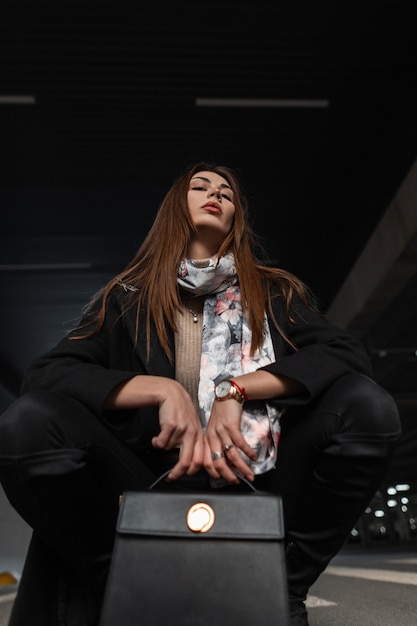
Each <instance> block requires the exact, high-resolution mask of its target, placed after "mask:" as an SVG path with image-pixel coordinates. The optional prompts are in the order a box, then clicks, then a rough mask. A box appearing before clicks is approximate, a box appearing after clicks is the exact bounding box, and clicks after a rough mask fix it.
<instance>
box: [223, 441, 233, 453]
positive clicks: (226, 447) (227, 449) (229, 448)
mask: <svg viewBox="0 0 417 626" xmlns="http://www.w3.org/2000/svg"><path fill="white" fill-rule="evenodd" d="M234 447H235V444H234V443H227V444H226V445H225V446H224V448H223V450H224V451H225V452H229V450H231V449H232V448H234Z"/></svg>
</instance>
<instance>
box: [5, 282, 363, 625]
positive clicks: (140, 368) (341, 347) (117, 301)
mask: <svg viewBox="0 0 417 626" xmlns="http://www.w3.org/2000/svg"><path fill="white" fill-rule="evenodd" d="M124 298H125V292H124V291H123V289H122V288H120V290H118V289H116V290H114V293H113V294H112V296H111V297H110V301H109V307H108V311H107V315H106V318H105V323H104V326H103V328H102V329H101V331H100V332H98V333H97V334H95V335H93V336H91V337H89V338H87V339H82V340H71V339H70V336H71V333H70V335H69V336H68V337H65V338H63V339H62V340H61V341H60V342H59V343H58V345H57V346H56V347H55V348H53V349H52V350H50V351H49V352H47V353H46V354H44V355H42V356H40V357H39V358H38V359H36V360H35V362H34V363H33V364H32V365H31V366H30V367H29V368H28V369H27V371H26V373H25V376H24V381H23V385H22V393H25V392H26V391H28V390H32V389H37V388H43V389H50V390H53V391H57V392H61V393H64V394H68V395H70V396H72V397H74V398H76V399H77V400H79V401H80V402H81V403H83V404H85V405H86V406H87V407H88V408H89V409H90V410H92V411H93V412H94V413H95V414H96V415H97V417H99V418H100V419H102V420H104V421H105V422H106V423H107V425H109V426H110V427H111V426H112V424H117V436H118V437H119V438H121V439H123V440H124V441H126V443H128V444H129V445H130V446H132V447H134V448H137V449H138V450H140V448H142V446H146V445H149V441H150V438H151V437H152V436H153V435H154V434H156V433H157V432H158V431H159V422H158V409H157V407H153V406H152V407H146V408H141V409H140V410H129V411H105V410H104V409H103V403H104V400H105V398H106V397H107V395H108V394H109V393H110V391H111V390H112V389H113V388H114V387H115V386H117V385H118V384H120V383H121V382H122V381H124V380H128V379H129V378H131V377H133V376H135V375H136V374H149V375H159V376H166V377H170V378H174V373H175V366H174V364H173V363H170V362H169V360H168V358H167V356H166V355H165V353H164V352H163V350H162V348H161V346H160V344H159V342H158V340H157V338H156V333H155V329H154V328H152V346H151V355H150V359H149V361H148V360H147V354H146V345H145V342H143V341H139V342H138V345H137V346H135V342H134V335H135V324H136V317H135V313H134V311H133V310H131V311H130V312H129V313H127V315H126V316H125V317H124V318H122V317H121V311H122V305H123V299H124ZM273 304H274V313H275V315H276V318H277V320H278V321H279V323H280V325H281V327H282V329H283V331H284V332H285V333H286V334H287V335H288V337H289V338H290V339H291V341H292V342H293V343H294V344H295V345H296V346H297V350H294V349H293V348H292V347H290V346H289V345H288V343H287V342H285V341H284V340H283V338H282V337H281V335H280V334H279V333H278V331H277V330H276V329H275V327H274V325H273V324H272V323H270V329H271V335H272V341H273V345H274V350H275V356H276V361H275V362H274V363H272V364H270V365H268V366H266V367H264V368H262V369H265V370H268V371H270V372H273V373H275V374H280V375H285V376H289V377H291V378H294V379H296V380H298V381H300V382H301V383H302V384H303V385H304V387H305V389H306V391H305V393H304V394H303V395H302V396H298V397H297V398H293V399H287V401H286V403H287V404H288V403H289V404H291V403H296V404H297V403H298V404H305V405H308V404H309V403H310V402H311V401H313V400H314V399H316V398H317V397H319V396H320V395H321V394H322V392H323V391H324V390H325V389H326V388H327V387H328V386H329V385H331V384H332V383H333V382H334V381H335V380H337V379H338V378H339V377H341V376H343V375H345V374H347V373H352V372H357V373H362V374H366V375H369V374H370V363H369V359H368V356H367V354H366V351H365V350H364V348H363V346H362V344H361V343H360V342H359V341H358V340H357V339H356V338H355V337H353V336H351V335H350V334H349V333H347V332H345V331H343V330H341V329H339V328H337V327H335V326H334V325H332V324H331V323H329V321H327V320H326V319H325V317H323V316H322V315H320V314H319V313H317V312H314V311H312V310H311V309H309V308H308V307H306V306H305V305H304V304H303V303H302V301H301V300H300V299H299V298H298V297H296V298H295V299H294V304H293V306H292V310H291V315H292V316H293V318H294V319H295V321H296V323H294V324H293V323H290V322H289V321H288V320H287V317H286V315H285V312H284V307H283V301H282V298H281V297H280V296H277V297H275V298H274V299H273ZM143 318H144V316H142V320H141V324H140V328H139V336H142V337H144V336H145V335H146V333H145V327H144V326H145V322H144V319H143ZM170 342H171V347H172V350H173V352H174V348H175V346H174V335H173V333H170ZM174 354H175V352H174ZM280 403H282V398H280ZM58 567H59V563H58V561H57V559H56V557H55V556H54V555H53V554H52V553H51V551H50V549H49V548H48V547H47V546H46V545H45V544H43V542H42V540H41V539H39V537H37V535H36V533H34V534H33V537H32V541H31V544H30V547H29V552H28V555H27V558H26V562H25V567H24V571H23V575H22V579H21V582H20V585H19V594H18V597H17V600H16V602H15V607H14V612H13V617H12V621H11V622H10V626H27V624H29V623H30V624H31V626H58V623H57V621H56V615H57V610H58V609H57V606H58V602H59V600H58V598H59V593H58V588H57V581H58V576H57V572H58ZM75 623H76V624H77V626H78V624H83V622H81V621H80V622H78V621H76V622H74V624H75Z"/></svg>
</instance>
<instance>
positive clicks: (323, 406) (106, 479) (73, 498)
mask: <svg viewBox="0 0 417 626" xmlns="http://www.w3.org/2000/svg"><path fill="white" fill-rule="evenodd" d="M399 435H400V420H399V416H398V410H397V407H396V405H395V402H394V400H393V398H392V397H391V396H390V395H389V394H388V393H387V392H386V391H385V390H383V389H382V388H381V387H380V386H378V385H377V384H376V383H375V382H374V381H372V380H370V379H369V378H367V377H366V376H362V375H355V374H349V375H346V376H344V377H343V378H341V379H340V380H339V381H337V382H336V383H334V384H333V385H332V386H331V387H330V388H329V389H328V390H327V391H326V392H325V393H324V394H323V395H322V397H321V398H320V399H319V400H318V401H316V402H315V403H314V404H312V405H309V406H308V407H301V406H300V407H289V408H288V410H287V412H286V414H285V416H284V417H283V420H282V431H281V439H280V443H279V448H278V460H277V464H276V468H275V469H273V470H271V471H270V472H268V473H267V474H265V475H261V476H258V477H257V478H256V479H255V487H256V488H257V489H260V490H266V491H271V492H275V493H279V494H281V495H282V498H283V508H284V517H285V529H286V537H287V543H288V544H289V546H290V547H292V546H296V549H295V551H292V552H291V551H290V552H291V554H292V556H291V558H290V560H289V563H288V582H289V591H290V595H294V596H297V597H305V594H306V593H307V590H308V587H309V586H310V585H311V584H312V583H313V582H314V580H315V579H316V578H317V576H318V575H319V574H320V572H321V571H323V569H324V568H325V567H326V565H327V563H328V562H329V560H330V559H331V558H332V557H333V556H334V555H335V554H336V553H337V552H338V551H339V550H340V548H341V547H342V545H343V543H344V541H345V540H346V537H347V535H348V534H349V532H350V530H351V529H352V527H353V526H354V524H355V522H356V521H357V519H358V518H359V517H360V515H361V513H362V512H363V510H364V509H365V507H366V506H367V504H368V503H369V501H370V499H371V498H372V496H373V494H374V493H375V491H376V490H377V488H378V486H379V485H380V483H381V481H382V480H383V478H384V475H385V473H386V470H387V467H388V465H389V463H390V460H391V457H392V453H393V450H394V446H395V442H396V441H397V439H398V437H399ZM156 467H157V464H156ZM155 471H156V470H155V467H153V468H152V469H150V466H149V464H147V463H145V462H144V460H143V459H140V458H139V457H138V455H136V454H134V453H133V452H132V450H131V449H129V447H128V446H127V445H126V444H125V443H124V442H121V441H119V439H118V438H117V432H116V433H113V432H111V431H110V430H109V429H108V428H107V427H105V426H104V425H103V424H102V423H101V422H100V421H99V420H98V419H97V417H96V416H94V415H93V414H92V413H91V412H89V411H88V410H87V409H86V408H85V407H83V406H81V405H80V404H79V403H78V402H76V401H74V400H72V399H70V398H68V397H66V396H63V395H59V394H55V393H51V392H48V391H40V390H39V391H33V392H30V393H27V394H25V395H23V396H22V397H21V398H19V399H18V400H16V401H15V402H14V403H13V404H12V405H11V406H10V407H9V409H8V410H6V412H5V413H4V414H3V415H2V416H1V417H0V481H1V483H2V485H3V488H4V491H5V493H6V495H7V497H8V499H9V501H10V503H11V505H12V506H13V507H14V508H15V509H16V511H17V512H18V513H19V514H20V515H21V516H22V518H23V519H24V520H25V521H26V522H27V523H28V524H29V525H30V526H31V527H32V528H33V530H34V539H36V546H31V548H32V553H37V554H39V551H40V547H39V546H43V547H44V549H45V551H46V552H47V553H48V555H49V557H50V558H51V559H52V560H53V562H54V563H55V564H56V563H57V564H59V565H60V567H61V571H63V572H64V573H66V575H67V579H68V577H69V578H70V579H71V580H72V581H74V580H75V581H78V583H79V586H80V589H82V591H83V594H84V596H85V597H86V598H87V610H86V611H87V612H86V617H85V621H82V620H81V619H80V616H79V615H77V611H78V609H77V606H78V603H79V601H77V602H76V601H75V600H74V598H75V596H76V594H75V592H74V591H72V592H71V591H68V590H67V592H66V597H67V600H68V602H67V605H68V606H69V605H70V604H71V600H72V601H73V602H72V604H73V606H72V608H68V606H67V608H66V609H64V608H63V604H62V603H61V604H59V603H58V605H57V606H58V609H57V610H58V612H60V614H61V617H60V618H59V619H60V620H61V621H59V619H57V620H56V621H54V617H51V618H50V620H49V621H48V620H47V619H46V617H45V616H44V617H43V618H42V619H43V621H41V620H39V622H38V621H36V618H35V616H34V615H33V613H32V616H31V618H30V622H31V624H32V625H33V626H35V625H36V626H37V625H38V624H39V625H40V624H42V626H47V625H48V626H49V624H50V625H51V626H52V625H55V624H57V625H58V624H59V626H61V625H66V624H68V625H69V624H72V623H74V624H77V625H78V624H86V625H90V624H96V623H98V622H97V620H98V617H97V615H98V612H99V607H100V603H101V599H102V592H103V589H104V584H105V580H106V575H107V570H108V565H109V560H110V556H111V551H112V547H113V541H114V536H115V524H116V518H117V514H118V498H119V495H120V494H122V493H123V491H125V490H135V489H146V488H148V486H149V485H150V484H151V483H152V482H153V481H154V480H155V478H156V477H157V476H156V473H155ZM34 539H32V542H33V541H34ZM29 556H30V555H28V558H27V562H26V564H25V568H24V572H23V576H22V581H21V585H19V594H18V598H17V600H16V602H15V607H14V614H13V616H12V621H11V622H10V624H11V626H12V625H13V626H21V625H23V624H24V623H28V622H24V617H23V616H24V615H25V614H26V613H27V611H28V610H29V608H28V607H29V606H30V603H28V602H27V603H26V607H27V608H26V612H25V609H24V608H22V606H23V605H24V598H23V596H24V594H25V591H27V590H28V588H30V580H29V581H28V578H29V575H28V572H27V571H25V570H28V569H30V570H31V571H33V569H34V568H33V563H32V567H30V566H29V563H28V560H30V559H29ZM32 556H33V554H32ZM32 561H33V559H32ZM51 562H52V561H51ZM33 574H35V573H34V572H33ZM35 575H36V574H35ZM32 582H33V580H32ZM54 582H56V581H54ZM20 586H21V587H22V589H20ZM19 595H20V596H21V597H20V598H19ZM49 598H50V596H49ZM37 602H39V600H37ZM81 604H82V603H81ZM49 605H50V608H49V609H48V610H49V612H51V614H53V615H55V608H52V609H51V601H50V599H49ZM74 607H75V608H74ZM37 610H38V611H39V612H40V611H41V608H40V607H38V608H37ZM80 610H81V609H80ZM83 610H84V609H83ZM65 611H67V613H66V614H65V616H64V613H65ZM71 611H72V613H73V614H74V615H75V617H74V621H73V622H71V617H70V614H71ZM45 615H46V613H45ZM26 617H27V616H26ZM48 619H49V618H48ZM77 620H78V621H77Z"/></svg>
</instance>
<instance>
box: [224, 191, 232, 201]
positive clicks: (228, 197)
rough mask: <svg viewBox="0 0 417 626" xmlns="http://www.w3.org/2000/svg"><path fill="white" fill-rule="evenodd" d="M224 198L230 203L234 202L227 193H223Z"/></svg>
mask: <svg viewBox="0 0 417 626" xmlns="http://www.w3.org/2000/svg"><path fill="white" fill-rule="evenodd" d="M222 198H225V199H226V200H229V202H233V200H232V198H231V197H230V196H228V195H227V193H222Z"/></svg>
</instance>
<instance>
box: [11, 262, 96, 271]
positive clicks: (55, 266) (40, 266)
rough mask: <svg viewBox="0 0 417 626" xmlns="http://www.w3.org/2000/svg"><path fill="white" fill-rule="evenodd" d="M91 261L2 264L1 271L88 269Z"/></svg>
mask: <svg viewBox="0 0 417 626" xmlns="http://www.w3.org/2000/svg"><path fill="white" fill-rule="evenodd" d="M91 267H92V265H91V263H28V264H25V263H22V264H19V265H0V271H2V272H6V271H7V272H10V271H16V270H17V271H20V270H24V271H25V272H26V271H27V270H35V271H37V270H88V269H90V268H91Z"/></svg>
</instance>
